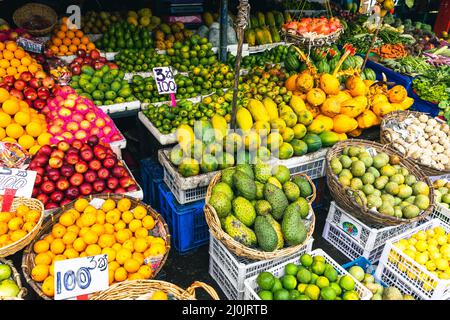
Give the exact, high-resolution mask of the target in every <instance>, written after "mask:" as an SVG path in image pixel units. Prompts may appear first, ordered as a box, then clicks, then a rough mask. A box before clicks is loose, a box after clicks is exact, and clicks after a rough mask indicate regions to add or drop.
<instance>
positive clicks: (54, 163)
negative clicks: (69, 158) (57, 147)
mask: <svg viewBox="0 0 450 320" xmlns="http://www.w3.org/2000/svg"><path fill="white" fill-rule="evenodd" d="M48 164H49V165H50V168H54V169H58V168H61V166H62V165H63V161H62V159H61V158H58V157H52V158H50V159H49V160H48Z"/></svg>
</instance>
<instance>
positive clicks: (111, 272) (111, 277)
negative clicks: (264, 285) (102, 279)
mask: <svg viewBox="0 0 450 320" xmlns="http://www.w3.org/2000/svg"><path fill="white" fill-rule="evenodd" d="M108 283H109V285H111V284H113V283H114V270H111V268H110V267H108Z"/></svg>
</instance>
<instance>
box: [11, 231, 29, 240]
mask: <svg viewBox="0 0 450 320" xmlns="http://www.w3.org/2000/svg"><path fill="white" fill-rule="evenodd" d="M26 235H27V232H26V231H25V230H16V231H13V232H12V233H11V241H12V242H16V241H19V240H20V239H22V238H23V237H25V236H26Z"/></svg>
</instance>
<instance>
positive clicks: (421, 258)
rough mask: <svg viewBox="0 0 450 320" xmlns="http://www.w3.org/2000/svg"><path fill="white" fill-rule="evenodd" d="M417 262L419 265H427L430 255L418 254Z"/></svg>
mask: <svg viewBox="0 0 450 320" xmlns="http://www.w3.org/2000/svg"><path fill="white" fill-rule="evenodd" d="M415 260H416V261H417V262H418V263H419V264H422V265H423V264H425V263H427V261H428V254H427V253H426V252H420V253H418V254H416V258H415Z"/></svg>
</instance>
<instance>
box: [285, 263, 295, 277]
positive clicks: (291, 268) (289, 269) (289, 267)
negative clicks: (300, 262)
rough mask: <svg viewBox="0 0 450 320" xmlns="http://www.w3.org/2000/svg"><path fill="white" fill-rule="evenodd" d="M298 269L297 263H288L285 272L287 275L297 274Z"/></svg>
mask: <svg viewBox="0 0 450 320" xmlns="http://www.w3.org/2000/svg"><path fill="white" fill-rule="evenodd" d="M297 271H298V267H297V265H295V264H294V263H288V264H287V265H286V266H285V267H284V273H285V274H286V275H292V276H295V275H296V274H297Z"/></svg>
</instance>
